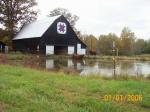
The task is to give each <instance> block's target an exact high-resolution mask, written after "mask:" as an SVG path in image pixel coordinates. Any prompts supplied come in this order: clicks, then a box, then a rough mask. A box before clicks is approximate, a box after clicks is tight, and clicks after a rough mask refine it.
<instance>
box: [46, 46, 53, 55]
mask: <svg viewBox="0 0 150 112" xmlns="http://www.w3.org/2000/svg"><path fill="white" fill-rule="evenodd" d="M52 54H54V46H52V45H46V55H52Z"/></svg>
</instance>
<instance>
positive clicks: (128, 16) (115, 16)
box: [36, 0, 150, 40]
mask: <svg viewBox="0 0 150 112" xmlns="http://www.w3.org/2000/svg"><path fill="white" fill-rule="evenodd" d="M36 1H37V2H38V9H39V10H40V12H39V19H40V18H44V17H46V15H48V14H49V12H50V11H52V10H53V9H55V8H58V7H61V8H65V9H68V10H69V12H71V13H72V14H75V15H77V16H79V20H78V21H77V23H76V28H77V29H78V30H80V31H81V33H82V34H93V35H95V36H97V37H98V36H99V35H101V34H108V33H115V34H117V35H118V36H119V35H120V33H121V31H122V29H123V27H129V28H130V29H131V31H133V32H134V33H135V35H136V37H137V38H143V39H145V40H147V39H150V14H149V11H150V0H36Z"/></svg>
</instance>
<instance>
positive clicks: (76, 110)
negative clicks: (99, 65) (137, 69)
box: [0, 65, 150, 112]
mask: <svg viewBox="0 0 150 112" xmlns="http://www.w3.org/2000/svg"><path fill="white" fill-rule="evenodd" d="M105 95H111V96H116V95H123V96H127V95H142V97H143V98H142V100H140V101H128V100H127V99H126V100H124V101H122V100H114V99H110V100H105V99H104V96H105ZM149 110H150V81H149V80H140V81H136V80H128V81H123V80H117V81H116V80H104V79H101V78H97V77H79V76H68V75H65V74H64V73H60V72H59V73H56V72H46V71H37V70H33V69H28V68H22V67H14V66H8V65H0V111H2V112H3V111H4V112H129V111H130V112H149Z"/></svg>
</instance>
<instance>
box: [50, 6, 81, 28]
mask: <svg viewBox="0 0 150 112" xmlns="http://www.w3.org/2000/svg"><path fill="white" fill-rule="evenodd" d="M58 15H63V16H64V17H66V19H67V20H68V21H69V23H70V25H71V26H72V27H73V28H75V24H76V22H77V21H78V19H79V17H78V16H77V15H73V14H72V13H70V12H69V11H68V10H67V9H64V8H55V9H54V10H52V11H50V14H49V15H48V16H50V17H53V16H58Z"/></svg>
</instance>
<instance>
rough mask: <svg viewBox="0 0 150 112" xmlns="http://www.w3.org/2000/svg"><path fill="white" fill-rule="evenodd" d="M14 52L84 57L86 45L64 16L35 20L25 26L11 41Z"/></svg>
mask: <svg viewBox="0 0 150 112" xmlns="http://www.w3.org/2000/svg"><path fill="white" fill-rule="evenodd" d="M13 48H14V50H16V51H24V52H37V51H39V52H40V53H44V54H46V55H51V54H68V55H73V54H79V55H85V53H86V45H85V44H84V43H83V42H82V41H81V40H80V39H79V38H78V37H77V35H76V33H75V32H74V31H73V28H72V27H71V26H70V23H69V22H68V21H67V19H66V18H65V17H64V16H59V17H58V16H56V17H50V18H46V19H43V20H37V21H34V22H33V23H30V24H28V25H25V26H24V27H23V28H22V29H21V31H20V32H19V33H18V34H17V35H16V36H15V37H14V39H13Z"/></svg>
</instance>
